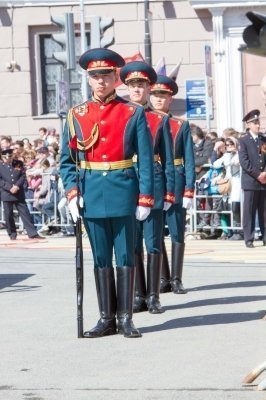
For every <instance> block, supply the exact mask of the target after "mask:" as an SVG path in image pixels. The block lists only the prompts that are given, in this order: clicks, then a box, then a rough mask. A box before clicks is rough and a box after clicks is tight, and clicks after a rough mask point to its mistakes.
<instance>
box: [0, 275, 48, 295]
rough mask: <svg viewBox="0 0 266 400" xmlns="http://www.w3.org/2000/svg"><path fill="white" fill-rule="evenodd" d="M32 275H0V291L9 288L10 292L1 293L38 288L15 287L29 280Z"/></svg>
mask: <svg viewBox="0 0 266 400" xmlns="http://www.w3.org/2000/svg"><path fill="white" fill-rule="evenodd" d="M32 276H34V274H0V290H2V289H5V288H10V290H4V291H3V292H4V293H6V292H22V291H28V290H32V289H36V288H39V287H40V286H29V285H17V283H19V282H21V281H25V280H26V279H29V278H31V277H32Z"/></svg>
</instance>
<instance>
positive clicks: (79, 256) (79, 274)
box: [76, 150, 83, 338]
mask: <svg viewBox="0 0 266 400" xmlns="http://www.w3.org/2000/svg"><path fill="white" fill-rule="evenodd" d="M78 165H79V161H78V150H77V151H76V180H77V207H78V210H79V214H80V202H79V200H80V196H79V179H80V177H79V168H78ZM76 287H77V321H78V338H83V247H82V219H81V217H80V216H79V217H78V219H77V222H76Z"/></svg>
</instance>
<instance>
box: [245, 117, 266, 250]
mask: <svg viewBox="0 0 266 400" xmlns="http://www.w3.org/2000/svg"><path fill="white" fill-rule="evenodd" d="M259 117H260V111H259V110H252V111H250V112H249V113H248V114H247V115H246V116H245V117H244V118H243V120H242V121H243V122H245V123H246V125H247V130H246V133H245V134H243V135H242V136H241V137H240V139H239V161H240V165H241V167H242V176H241V186H242V189H243V191H244V203H243V231H244V240H245V244H246V247H248V248H253V247H254V244H253V241H254V235H255V221H256V213H257V212H258V220H259V227H260V231H261V234H262V241H263V245H264V246H266V137H265V136H263V135H262V133H261V132H260V118H259Z"/></svg>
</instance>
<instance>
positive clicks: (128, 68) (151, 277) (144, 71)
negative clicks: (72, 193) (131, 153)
mask: <svg viewBox="0 0 266 400" xmlns="http://www.w3.org/2000/svg"><path fill="white" fill-rule="evenodd" d="M120 78H121V80H122V82H124V83H125V84H126V85H127V86H128V90H129V97H130V100H131V101H132V102H134V103H137V104H140V105H142V106H143V107H144V109H145V113H146V118H147V121H148V125H149V127H150V131H151V134H152V137H153V144H152V151H153V154H154V163H153V167H154V206H153V209H152V211H151V213H150V215H149V216H148V217H147V219H146V220H145V221H143V222H137V245H136V256H135V257H136V268H137V272H136V288H135V300H134V312H140V311H145V310H147V308H148V311H149V312H150V313H152V314H158V313H162V312H163V311H164V310H163V309H162V307H161V304H160V300H159V295H160V277H161V266H162V235H163V227H164V219H163V210H164V209H165V210H166V209H168V208H169V207H170V206H171V205H172V204H173V203H174V193H173V192H174V167H173V146H172V140H171V134H170V126H169V118H168V117H167V116H164V115H162V114H160V113H157V112H154V111H152V110H151V108H150V107H148V104H147V99H148V95H149V92H150V86H151V84H153V83H154V82H155V81H156V78H157V75H156V72H155V71H154V69H153V68H152V67H150V66H149V65H148V64H146V63H145V62H141V61H134V62H130V63H128V64H126V65H125V66H124V67H123V68H122V69H121V71H120ZM137 162H138V164H139V159H137ZM137 168H139V167H138V166H137ZM143 234H144V239H145V245H146V249H147V288H146V284H145V271H144V256H143Z"/></svg>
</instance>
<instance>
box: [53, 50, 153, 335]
mask: <svg viewBox="0 0 266 400" xmlns="http://www.w3.org/2000/svg"><path fill="white" fill-rule="evenodd" d="M79 63H80V65H81V67H82V68H83V69H85V70H87V71H88V74H89V84H90V86H91V89H92V98H91V99H90V100H88V101H86V102H84V103H83V104H81V105H79V106H76V107H73V108H72V109H70V111H69V113H68V118H67V123H66V125H65V130H64V135H63V145H62V155H61V168H60V171H61V176H62V180H63V183H64V186H65V189H66V193H67V197H68V200H69V208H70V212H71V214H72V217H73V219H74V220H75V219H77V216H78V215H79V209H78V206H77V191H79V193H80V197H81V198H82V199H83V203H84V206H83V208H82V216H83V221H84V224H85V227H86V230H87V233H88V237H89V240H90V244H91V249H92V253H93V258H94V273H95V282H96V289H97V296H98V303H99V310H100V320H99V321H98V323H97V324H96V326H95V327H94V328H93V329H91V330H89V331H87V332H85V333H84V336H85V337H88V338H95V337H101V336H106V335H113V334H115V333H117V331H118V333H121V334H123V335H124V336H125V337H127V338H134V337H140V336H141V333H140V332H139V330H138V329H137V328H136V327H135V326H134V324H133V321H132V313H133V296H134V282H135V261H134V249H135V225H136V223H135V218H136V217H135V214H137V216H138V218H139V219H141V218H145V217H147V215H148V214H149V213H150V210H151V207H152V206H153V204H154V200H153V169H152V159H153V154H152V150H151V135H150V132H149V129H148V127H147V122H146V118H145V113H144V110H143V109H142V107H139V106H137V105H133V104H131V103H129V102H127V101H125V100H124V99H122V98H120V97H118V96H117V94H116V92H115V85H116V82H117V79H118V75H117V68H119V67H122V66H123V65H124V60H123V58H122V57H121V56H120V55H119V54H117V53H116V52H114V51H111V50H109V49H92V50H89V51H87V52H85V53H84V54H83V55H82V56H81V58H80V61H79ZM135 153H136V154H138V159H139V176H138V177H137V174H136V171H135V169H134V167H133V162H132V157H133V155H134V154H135ZM77 159H78V165H77ZM77 172H78V174H79V181H80V185H79V187H77V184H76V182H77V180H76V174H77ZM113 251H114V254H115V259H116V266H117V268H116V272H117V279H116V285H115V275H114V268H113ZM116 316H117V322H116Z"/></svg>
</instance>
